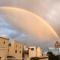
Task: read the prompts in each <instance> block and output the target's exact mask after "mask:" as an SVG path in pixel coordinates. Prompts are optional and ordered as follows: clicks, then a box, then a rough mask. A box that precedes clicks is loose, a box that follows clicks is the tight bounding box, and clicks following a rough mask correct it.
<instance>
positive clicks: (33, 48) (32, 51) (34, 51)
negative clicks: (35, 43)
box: [29, 47, 36, 58]
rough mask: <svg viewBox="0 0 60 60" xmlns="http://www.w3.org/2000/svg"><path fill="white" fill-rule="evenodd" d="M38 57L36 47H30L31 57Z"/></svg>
mask: <svg viewBox="0 0 60 60" xmlns="http://www.w3.org/2000/svg"><path fill="white" fill-rule="evenodd" d="M31 57H36V47H29V58H31Z"/></svg>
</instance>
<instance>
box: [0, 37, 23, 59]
mask: <svg viewBox="0 0 60 60" xmlns="http://www.w3.org/2000/svg"><path fill="white" fill-rule="evenodd" d="M22 53H23V45H22V44H21V43H20V42H18V41H15V40H14V41H12V42H10V41H9V39H8V38H6V37H0V60H9V59H10V60H13V59H20V60H22V59H23V56H22Z"/></svg>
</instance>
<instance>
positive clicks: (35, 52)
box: [29, 46, 42, 58]
mask: <svg viewBox="0 0 60 60" xmlns="http://www.w3.org/2000/svg"><path fill="white" fill-rule="evenodd" d="M41 56H42V50H41V48H40V47H35V46H32V47H29V58H31V57H41Z"/></svg>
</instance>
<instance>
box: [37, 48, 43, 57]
mask: <svg viewBox="0 0 60 60" xmlns="http://www.w3.org/2000/svg"><path fill="white" fill-rule="evenodd" d="M41 56H42V50H41V49H40V47H37V57H41Z"/></svg>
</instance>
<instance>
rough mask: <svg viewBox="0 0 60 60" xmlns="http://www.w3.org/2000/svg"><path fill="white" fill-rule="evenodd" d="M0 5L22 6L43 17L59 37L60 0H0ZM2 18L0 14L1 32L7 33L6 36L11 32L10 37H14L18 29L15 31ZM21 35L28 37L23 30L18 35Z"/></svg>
mask: <svg viewBox="0 0 60 60" xmlns="http://www.w3.org/2000/svg"><path fill="white" fill-rule="evenodd" d="M0 6H10V7H17V8H23V9H25V10H28V11H31V12H33V13H35V14H37V15H39V16H41V17H43V18H44V20H45V21H46V22H48V23H49V24H50V25H51V26H52V27H53V29H54V30H55V31H56V33H57V34H58V36H59V37H60V28H59V26H60V20H59V19H60V17H59V14H60V0H33V1H32V0H13V1H12V0H1V1H0ZM4 19H5V18H4ZM4 19H3V18H2V16H0V20H1V22H0V25H1V34H7V35H8V36H11V33H13V34H12V36H11V37H12V38H13V37H14V35H15V36H18V35H19V34H18V33H19V32H20V31H18V32H17V31H16V30H15V29H13V28H12V27H11V26H10V25H9V24H7V23H6V22H5V21H4ZM2 26H3V27H2ZM3 30H4V32H3ZM6 32H9V33H6ZM21 36H23V37H24V39H25V37H26V36H27V39H28V35H27V33H25V32H22V31H21V32H20V37H21ZM30 38H31V37H30ZM30 38H29V39H30ZM34 38H35V37H34ZM24 39H23V40H24ZM32 39H33V38H32ZM30 40H31V39H30ZM34 40H35V39H34Z"/></svg>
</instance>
